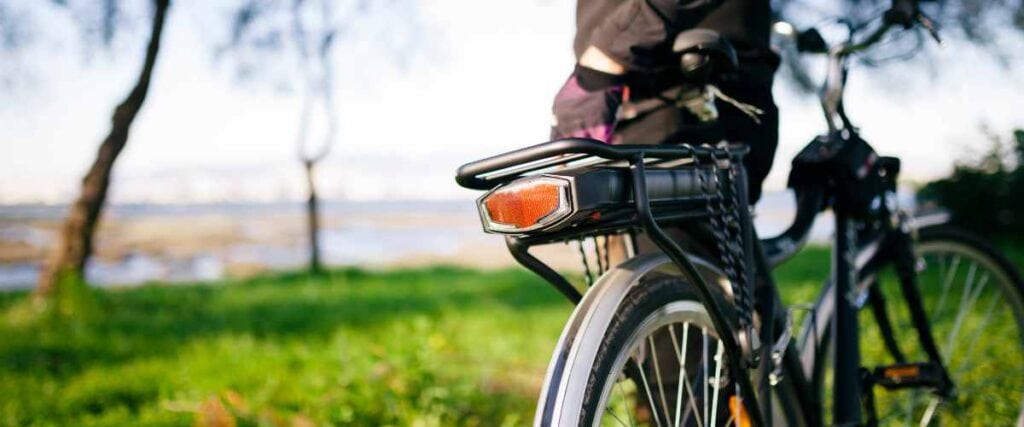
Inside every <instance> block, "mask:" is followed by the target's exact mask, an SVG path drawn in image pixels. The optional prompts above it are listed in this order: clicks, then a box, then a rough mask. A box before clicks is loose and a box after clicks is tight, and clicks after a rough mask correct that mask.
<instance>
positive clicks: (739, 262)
mask: <svg viewBox="0 0 1024 427" xmlns="http://www.w3.org/2000/svg"><path fill="white" fill-rule="evenodd" d="M725 155H726V156H728V153H727V152H726V153H725ZM719 160H722V159H715V158H712V159H711V161H710V163H709V164H710V166H711V175H712V177H713V182H714V184H715V189H714V191H712V190H711V187H710V183H709V180H708V179H707V178H706V177H705V175H704V173H703V172H702V171H700V169H698V170H697V177H698V179H699V180H700V186H701V192H702V195H703V196H704V200H705V208H706V210H707V214H708V222H709V224H710V225H711V233H712V236H713V237H714V240H715V246H716V248H717V250H718V254H719V258H720V260H721V264H722V269H723V270H724V272H725V275H726V277H727V278H728V279H729V283H730V285H731V287H732V293H733V301H734V304H735V305H736V309H737V311H738V318H739V326H740V328H741V330H744V331H747V330H749V329H750V327H751V326H752V325H753V298H752V296H751V293H750V287H749V286H747V284H748V277H747V272H746V268H744V267H743V265H744V263H745V261H743V260H744V259H745V257H744V256H743V247H742V242H743V232H742V225H741V223H740V217H739V215H738V214H737V212H736V209H737V208H739V198H738V195H737V186H736V168H735V166H734V165H732V164H729V165H728V171H727V172H726V179H725V181H728V182H722V181H723V179H722V178H721V174H720V170H721V169H720V166H719V164H718V161H719ZM697 165H698V166H700V163H699V162H697ZM725 186H728V187H729V191H730V192H731V193H732V194H731V195H730V196H731V197H728V198H727V197H725V194H724V192H723V191H722V190H723V188H724V187H725ZM712 199H715V202H712Z"/></svg>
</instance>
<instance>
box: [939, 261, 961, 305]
mask: <svg viewBox="0 0 1024 427" xmlns="http://www.w3.org/2000/svg"><path fill="white" fill-rule="evenodd" d="M959 267H960V257H959V256H955V257H953V260H952V261H950V265H949V270H947V271H946V274H945V275H944V276H942V296H940V297H939V303H938V305H936V306H935V311H934V312H932V319H938V318H939V313H941V312H942V308H943V307H945V306H946V297H947V296H949V287H950V285H952V284H953V278H955V277H956V272H957V270H958V269H959Z"/></svg>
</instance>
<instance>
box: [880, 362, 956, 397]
mask: <svg viewBox="0 0 1024 427" xmlns="http://www.w3.org/2000/svg"><path fill="white" fill-rule="evenodd" d="M874 377H875V384H878V385H880V386H882V387H885V388H886V389H889V390H897V389H904V388H939V387H942V383H943V379H942V368H941V367H939V365H937V364H934V363H930V362H922V363H901V364H896V365H889V366H879V367H877V368H875V372H874Z"/></svg>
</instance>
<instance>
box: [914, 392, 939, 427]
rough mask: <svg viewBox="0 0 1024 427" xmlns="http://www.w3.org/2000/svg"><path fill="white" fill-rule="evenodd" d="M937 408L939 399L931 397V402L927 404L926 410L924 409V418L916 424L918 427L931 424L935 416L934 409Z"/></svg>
mask: <svg viewBox="0 0 1024 427" xmlns="http://www.w3.org/2000/svg"><path fill="white" fill-rule="evenodd" d="M938 406H939V398H938V397H932V399H931V401H930V402H928V409H925V411H924V416H922V417H921V423H920V424H918V426H919V427H926V426H927V425H928V424H930V423H931V422H932V416H934V415H935V408H937V407H938Z"/></svg>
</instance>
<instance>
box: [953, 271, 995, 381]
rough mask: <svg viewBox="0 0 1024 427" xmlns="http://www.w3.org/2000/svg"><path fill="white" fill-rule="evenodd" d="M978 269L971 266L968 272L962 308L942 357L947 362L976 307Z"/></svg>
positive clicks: (962, 297) (961, 299) (954, 322)
mask: <svg viewBox="0 0 1024 427" xmlns="http://www.w3.org/2000/svg"><path fill="white" fill-rule="evenodd" d="M977 269H978V265H977V264H971V269H970V270H969V271H968V272H967V283H965V284H964V292H963V295H962V296H961V297H960V308H959V309H958V310H957V313H956V320H954V321H953V329H952V330H950V331H949V336H948V337H946V351H945V353H946V354H944V355H942V358H943V359H945V360H947V361H948V360H949V356H950V355H952V354H953V343H954V341H955V340H956V337H957V335H959V334H960V327H961V326H963V322H964V318H965V317H966V316H967V313H968V312H969V311H971V306H973V305H974V297H975V293H974V292H972V291H973V290H974V289H973V288H974V275H975V272H976V271H977ZM986 277H987V276H986ZM983 285H984V283H981V284H980V285H979V286H978V288H979V289H981V288H982V286H983Z"/></svg>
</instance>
